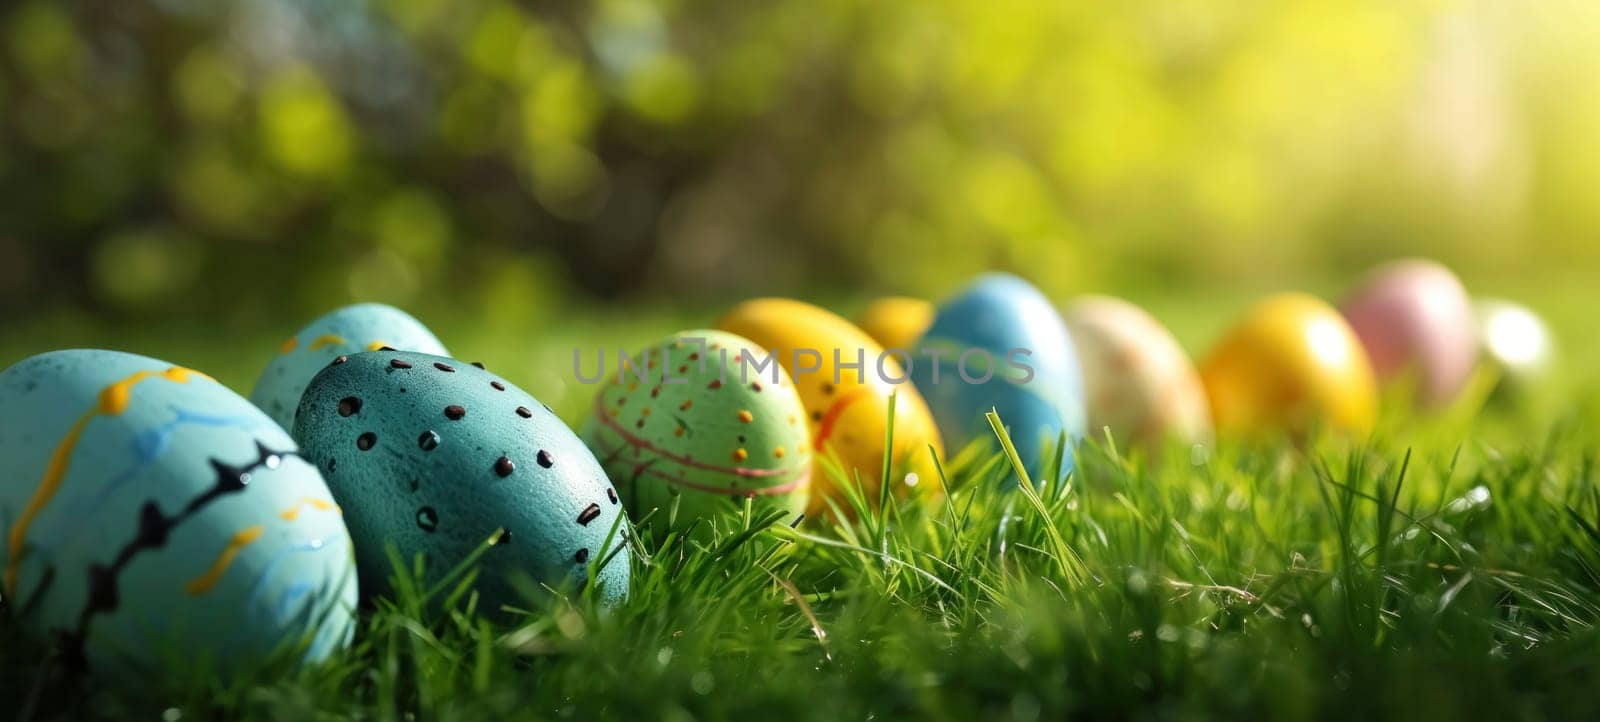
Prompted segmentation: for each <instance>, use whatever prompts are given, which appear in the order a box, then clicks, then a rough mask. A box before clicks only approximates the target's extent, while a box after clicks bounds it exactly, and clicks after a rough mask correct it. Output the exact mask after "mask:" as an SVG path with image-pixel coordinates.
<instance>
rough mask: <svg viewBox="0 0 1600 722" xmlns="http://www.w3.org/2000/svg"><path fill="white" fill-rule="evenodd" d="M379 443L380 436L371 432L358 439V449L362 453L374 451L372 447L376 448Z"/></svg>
mask: <svg viewBox="0 0 1600 722" xmlns="http://www.w3.org/2000/svg"><path fill="white" fill-rule="evenodd" d="M377 443H378V435H377V434H374V433H372V432H371V431H368V432H367V433H365V434H362V435H360V436H357V437H356V448H357V449H360V450H362V451H368V450H370V449H372V447H373V446H376V445H377Z"/></svg>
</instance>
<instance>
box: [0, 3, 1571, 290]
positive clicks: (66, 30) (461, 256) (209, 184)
mask: <svg viewBox="0 0 1600 722" xmlns="http://www.w3.org/2000/svg"><path fill="white" fill-rule="evenodd" d="M0 23H3V30H0V42H3V44H4V47H3V48H0V108H3V109H4V113H3V115H0V258H4V262H3V263H0V303H3V307H0V313H4V314H24V313H34V312H37V311H39V310H41V309H49V308H79V309H93V310H98V311H109V312H115V313H119V314H127V315H135V316H142V317H155V316H185V315H189V316H200V315H211V314H217V313H224V314H230V315H233V316H238V317H249V316H252V315H258V314H265V313H294V314H297V315H304V314H308V313H311V312H314V311H316V310H320V309H321V308H323V307H326V306H330V305H333V304H337V303H342V302H345V301H347V300H349V299H353V298H374V299H382V300H388V301H392V302H397V303H411V304H416V303H423V302H427V303H429V304H437V305H446V306H451V307H454V308H456V309H458V310H460V311H462V312H471V313H478V312H482V311H484V310H485V309H491V310H494V311H496V312H501V313H512V314H518V313H525V312H526V311H513V310H511V309H518V308H523V307H529V308H549V307H551V306H558V305H561V304H563V303H571V302H575V301H580V300H582V299H585V298H611V297H618V296H638V297H656V296H666V295H673V296H682V295H685V294H692V295H702V296H715V297H723V296H733V295H739V294H747V293H758V292H759V293H803V292H805V289H806V288H810V287H816V286H824V287H846V286H848V287H852V288H861V289H870V290H896V291H903V292H911V293H923V294H937V293H940V292H942V291H944V290H946V289H947V288H949V287H950V286H951V285H952V284H954V283H957V282H959V281H960V280H961V278H962V277H964V276H966V275H969V274H970V273H972V272H973V271H974V270H976V269H980V268H1000V269H1009V270H1015V271H1020V272H1023V273H1025V274H1027V275H1029V276H1031V277H1033V278H1034V279H1035V280H1037V281H1039V282H1040V283H1041V284H1043V285H1044V286H1045V287H1046V288H1047V289H1048V290H1051V291H1053V292H1057V293H1066V292H1070V291H1075V290H1082V289H1087V288H1090V287H1108V286H1109V287H1113V288H1116V287H1126V286H1133V285H1138V284H1148V283H1160V284H1164V285H1171V284H1184V283H1213V282H1216V281H1217V280H1218V279H1222V280H1226V281H1230V282H1236V281H1240V280H1255V281H1263V280H1265V281H1266V282H1271V281H1272V280H1274V279H1282V278H1285V277H1289V276H1292V275H1294V274H1297V273H1306V272H1308V271H1310V272H1316V273H1322V272H1327V271H1329V270H1338V271H1345V270H1352V269H1355V268H1358V267H1360V266H1363V265H1366V264H1368V263H1370V262H1373V261H1375V260H1378V259H1380V258H1383V257H1387V256H1391V255H1395V254H1398V253H1426V254H1431V255H1436V256H1439V257H1441V258H1443V259H1444V260H1446V261H1447V262H1451V263H1455V264H1457V265H1458V266H1461V267H1463V270H1467V271H1473V270H1483V271H1485V272H1496V273H1504V272H1515V271H1517V270H1518V269H1522V270H1528V269H1533V268H1537V267H1539V266H1540V265H1542V264H1550V263H1565V264H1592V263H1594V262H1595V261H1597V260H1600V244H1596V243H1594V242H1593V240H1592V239H1593V238H1594V237H1595V235H1596V233H1597V232H1600V211H1597V210H1596V209H1597V208H1600V206H1597V205H1596V204H1595V203H1593V202H1592V200H1591V198H1590V195H1591V191H1590V189H1592V188H1593V187H1595V186H1596V184H1597V182H1600V140H1597V139H1600V133H1597V132H1596V131H1597V130H1600V127H1597V123H1600V86H1597V85H1596V84H1594V83H1592V82H1588V80H1589V77H1588V76H1589V74H1590V73H1589V72H1588V71H1589V69H1592V68H1593V67H1594V66H1595V62H1596V61H1600V42H1596V41H1597V40H1600V10H1597V9H1596V8H1595V7H1594V6H1592V4H1589V3H1586V2H1583V1H1582V0H1557V1H1555V2H1551V3H1539V4H1537V5H1536V6H1518V7H1498V6H1493V5H1483V4H1472V3H1461V4H1457V3H1450V2H1446V3H1438V2H1422V1H1421V0H1418V1H1416V2H1392V1H1384V0H1357V1H1356V2H1348V3H1327V2H1320V1H1318V0H1287V1H1284V2H1245V3H1234V2H1222V1H1220V0H1216V1H1213V0H1162V1H1160V2H1157V1H1156V0H1137V1H1135V2H1129V3H1111V4H1106V3H1057V2H1039V1H1038V0H926V1H919V2H911V1H904V2H864V1H861V0H804V1H801V0H774V1H773V2H765V3H749V2H742V1H740V0H713V1H711V2H702V3H680V2H672V1H671V0H591V1H588V2H579V1H568V2H524V3H519V2H512V1H510V0H460V1H449V2H447V1H446V0H349V1H346V2H339V3H328V2H322V1H320V0H236V1H235V2H228V3H215V4H214V3H207V2H201V0H126V1H125V2H120V3H112V4H105V3H93V2H89V1H88V0H69V1H68V2H60V3H52V2H45V1H44V0H25V1H24V2H22V3H20V4H14V5H11V6H10V7H8V8H5V9H0Z"/></svg>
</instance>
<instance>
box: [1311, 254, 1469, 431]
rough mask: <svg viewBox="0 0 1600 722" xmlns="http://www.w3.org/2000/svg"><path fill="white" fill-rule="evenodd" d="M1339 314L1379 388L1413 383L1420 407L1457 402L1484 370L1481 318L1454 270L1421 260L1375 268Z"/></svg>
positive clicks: (1404, 261)
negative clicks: (1363, 352)
mask: <svg viewBox="0 0 1600 722" xmlns="http://www.w3.org/2000/svg"><path fill="white" fill-rule="evenodd" d="M1340 310H1341V311H1342V312H1343V313H1344V317H1345V320H1346V321H1348V322H1349V323H1350V327H1351V328H1352V329H1354V330H1355V332H1356V336H1357V337H1358V338H1360V339H1361V345H1362V347H1363V348H1365V349H1366V350H1367V358H1368V359H1369V360H1371V362H1372V371H1373V373H1375V374H1376V375H1377V377H1378V381H1379V382H1380V383H1389V382H1394V381H1397V380H1401V379H1404V380H1405V383H1407V384H1412V385H1414V387H1413V390H1414V391H1415V394H1416V396H1415V399H1416V402H1417V405H1418V406H1421V407H1425V408H1438V407H1441V406H1444V405H1446V404H1449V403H1450V402H1451V401H1453V400H1454V399H1455V398H1456V396H1457V395H1458V394H1460V393H1461V390H1462V389H1463V388H1465V387H1466V385H1467V381H1469V380H1470V379H1471V378H1472V372H1473V370H1474V369H1475V368H1476V366H1477V354H1478V336H1477V321H1476V319H1475V318H1474V317H1473V311H1472V300H1471V298H1470V297H1468V296H1467V290H1466V288H1464V287H1462V285H1461V281H1460V280H1459V279H1457V278H1456V275H1455V274H1454V273H1451V272H1450V269H1448V268H1445V267H1444V266H1442V265H1439V264H1437V263H1434V262H1432V261H1425V260H1419V259H1411V260H1403V261H1395V262H1393V263H1388V264H1385V265H1383V266H1379V267H1378V268H1376V269H1374V270H1373V271H1372V273H1370V274H1369V275H1368V276H1367V279H1366V281H1365V282H1364V283H1362V285H1361V286H1360V287H1359V288H1357V289H1356V290H1355V291H1354V292H1352V293H1351V294H1350V295H1349V296H1348V297H1347V298H1345V301H1344V303H1343V305H1341V306H1340Z"/></svg>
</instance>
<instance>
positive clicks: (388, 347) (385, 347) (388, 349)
mask: <svg viewBox="0 0 1600 722" xmlns="http://www.w3.org/2000/svg"><path fill="white" fill-rule="evenodd" d="M378 350H379V351H394V350H396V349H395V347H393V346H379V347H378Z"/></svg>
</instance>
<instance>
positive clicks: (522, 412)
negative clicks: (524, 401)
mask: <svg viewBox="0 0 1600 722" xmlns="http://www.w3.org/2000/svg"><path fill="white" fill-rule="evenodd" d="M517 415H518V416H521V417H522V418H524V419H531V418H533V411H532V410H530V409H529V408H528V407H526V406H518V407H517Z"/></svg>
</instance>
